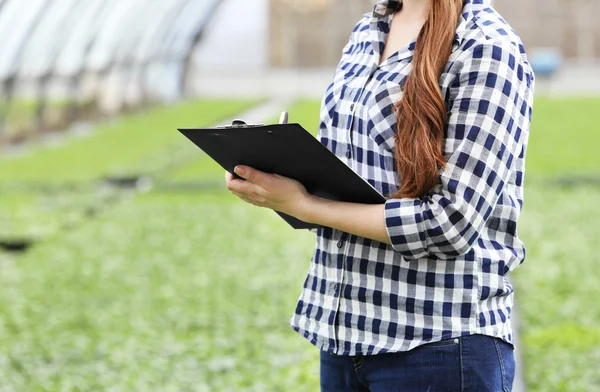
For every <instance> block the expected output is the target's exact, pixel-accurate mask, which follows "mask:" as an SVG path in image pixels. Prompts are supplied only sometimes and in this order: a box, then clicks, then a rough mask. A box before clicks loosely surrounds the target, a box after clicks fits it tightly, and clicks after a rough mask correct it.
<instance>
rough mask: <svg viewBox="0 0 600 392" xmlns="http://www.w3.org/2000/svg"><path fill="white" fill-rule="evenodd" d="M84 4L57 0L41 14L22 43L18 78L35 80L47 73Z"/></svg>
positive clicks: (76, 0) (75, 0) (77, 0)
mask: <svg viewBox="0 0 600 392" xmlns="http://www.w3.org/2000/svg"><path fill="white" fill-rule="evenodd" d="M84 2H85V0H60V1H56V2H54V3H53V4H52V6H51V7H49V8H48V9H47V10H45V12H44V16H43V17H42V18H40V20H39V22H38V23H36V26H35V28H34V30H33V32H32V34H31V38H30V39H29V40H28V41H27V42H25V43H24V47H23V57H22V63H21V67H20V69H19V74H20V76H24V77H36V76H40V75H42V74H44V73H47V72H50V71H51V70H52V69H53V67H54V63H55V61H56V57H57V55H58V53H59V51H60V50H61V48H62V45H63V42H64V40H65V38H66V37H68V36H69V35H70V34H69V33H70V31H71V30H72V28H73V24H74V19H73V18H74V16H75V17H76V16H77V14H78V13H79V12H80V11H81V6H82V4H83V3H84Z"/></svg>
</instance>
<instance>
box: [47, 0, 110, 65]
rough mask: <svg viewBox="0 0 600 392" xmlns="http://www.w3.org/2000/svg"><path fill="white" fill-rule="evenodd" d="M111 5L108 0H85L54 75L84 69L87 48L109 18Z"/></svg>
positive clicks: (64, 45)
mask: <svg viewBox="0 0 600 392" xmlns="http://www.w3.org/2000/svg"><path fill="white" fill-rule="evenodd" d="M111 4H112V3H111V1H110V0H85V5H86V6H85V7H84V9H83V10H82V11H81V12H80V13H79V14H78V18H77V20H76V22H75V24H74V26H73V29H72V31H71V34H70V35H69V37H68V38H66V39H65V41H64V44H63V47H62V50H61V51H60V53H59V55H58V59H57V60H56V65H55V71H56V73H58V74H60V75H64V76H66V75H72V74H75V73H77V72H78V71H80V70H81V69H83V68H85V61H86V58H87V54H88V51H89V48H90V46H91V45H93V43H94V40H95V39H96V37H97V36H98V31H99V30H100V29H101V28H102V25H103V24H104V21H105V20H106V18H108V17H109V16H110V7H111Z"/></svg>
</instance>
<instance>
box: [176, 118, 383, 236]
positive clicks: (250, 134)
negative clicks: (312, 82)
mask: <svg viewBox="0 0 600 392" xmlns="http://www.w3.org/2000/svg"><path fill="white" fill-rule="evenodd" d="M178 130H179V132H181V133H182V134H183V135H184V136H185V137H187V138H188V139H189V140H190V141H191V142H192V143H194V144H195V145H196V146H198V147H199V148H200V149H201V150H202V151H204V152H205V153H206V154H207V155H208V156H209V157H211V158H212V159H213V160H214V161H215V162H217V163H218V164H219V165H220V166H221V167H222V168H223V169H225V170H226V171H228V172H229V173H233V169H234V168H235V167H236V166H238V165H246V166H250V167H253V168H255V169H257V170H260V171H263V172H266V173H273V174H279V175H281V176H285V177H289V178H293V179H295V180H297V181H299V182H300V183H302V184H303V185H304V186H305V187H306V190H307V191H308V193H310V194H312V195H315V196H318V197H322V198H324V199H329V200H335V201H343V202H350V203H361V204H383V203H385V201H386V198H385V197H384V196H383V195H381V194H380V193H379V192H378V191H377V190H376V189H375V188H373V187H372V186H371V184H369V183H368V182H367V181H365V180H364V179H363V178H362V177H360V176H359V175H358V174H356V172H354V171H353V170H352V169H351V168H350V167H349V166H347V165H346V164H345V163H344V162H343V161H341V160H340V159H339V158H338V157H337V156H335V154H333V153H332V152H331V151H330V150H329V149H327V147H325V146H324V145H323V144H321V142H320V141H319V140H317V139H316V138H315V137H314V136H313V135H311V134H310V133H309V132H308V131H306V130H305V129H304V128H303V127H302V126H301V125H300V124H296V123H290V124H288V123H287V113H285V112H284V113H283V114H282V117H281V120H280V124H273V125H263V124H256V125H250V124H246V123H245V122H244V121H242V120H234V121H233V123H232V124H231V125H228V126H220V127H216V128H179V129H178ZM276 212H277V211H276ZM277 214H278V215H279V216H281V217H282V218H283V219H284V220H285V221H286V222H287V223H288V224H289V225H290V226H292V227H293V228H294V229H317V228H320V227H321V226H320V225H315V224H311V223H307V222H303V221H301V220H299V219H297V218H294V217H292V216H289V215H287V214H284V213H281V212H277Z"/></svg>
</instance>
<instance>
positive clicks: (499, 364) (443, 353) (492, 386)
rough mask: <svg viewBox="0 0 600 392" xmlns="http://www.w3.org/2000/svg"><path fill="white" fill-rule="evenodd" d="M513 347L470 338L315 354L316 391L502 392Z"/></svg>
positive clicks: (510, 372)
mask: <svg viewBox="0 0 600 392" xmlns="http://www.w3.org/2000/svg"><path fill="white" fill-rule="evenodd" d="M514 374H515V360H514V354H513V346H512V345H510V344H508V343H505V342H504V341H502V340H500V339H496V338H492V337H490V336H484V335H471V336H465V337H462V338H458V339H450V340H444V341H441V342H435V343H429V344H426V345H423V346H420V347H417V348H415V349H413V350H410V351H407V352H401V353H386V354H379V355H367V356H360V355H359V356H338V355H333V354H329V353H327V352H324V351H321V392H350V391H357V392H392V391H393V392H507V391H511V389H512V383H513V378H514Z"/></svg>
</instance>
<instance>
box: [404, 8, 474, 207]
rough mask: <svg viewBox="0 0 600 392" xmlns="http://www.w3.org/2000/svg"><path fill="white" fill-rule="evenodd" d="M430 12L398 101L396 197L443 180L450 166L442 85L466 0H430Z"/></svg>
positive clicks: (421, 190) (412, 194) (416, 192)
mask: <svg viewBox="0 0 600 392" xmlns="http://www.w3.org/2000/svg"><path fill="white" fill-rule="evenodd" d="M430 3H431V4H430V6H429V14H428V17H427V20H426V22H425V24H424V25H423V28H422V29H421V31H420V33H419V36H418V37H417V41H416V46H415V53H414V57H413V69H412V72H411V73H410V75H409V76H408V78H407V80H406V83H405V85H404V91H403V96H402V99H400V101H399V102H398V103H397V104H396V105H395V107H394V110H395V113H396V115H397V118H398V132H397V134H396V140H395V150H396V162H397V171H398V175H399V177H400V180H401V187H400V189H399V190H398V192H396V193H395V194H394V195H392V197H394V198H405V197H419V196H423V195H424V194H426V193H427V192H429V191H430V190H431V188H433V187H434V186H435V185H436V184H437V183H438V182H439V170H440V169H441V168H443V167H444V166H445V164H446V158H445V157H444V155H443V153H442V148H443V143H444V127H445V124H446V120H447V118H446V104H445V102H444V97H443V96H442V92H441V89H440V85H439V79H440V77H441V75H442V73H443V72H444V69H445V67H446V64H447V63H448V59H449V57H450V54H451V50H452V44H453V41H454V35H455V33H456V26H457V24H458V21H459V18H460V15H461V13H462V8H463V0H431V1H430Z"/></svg>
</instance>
